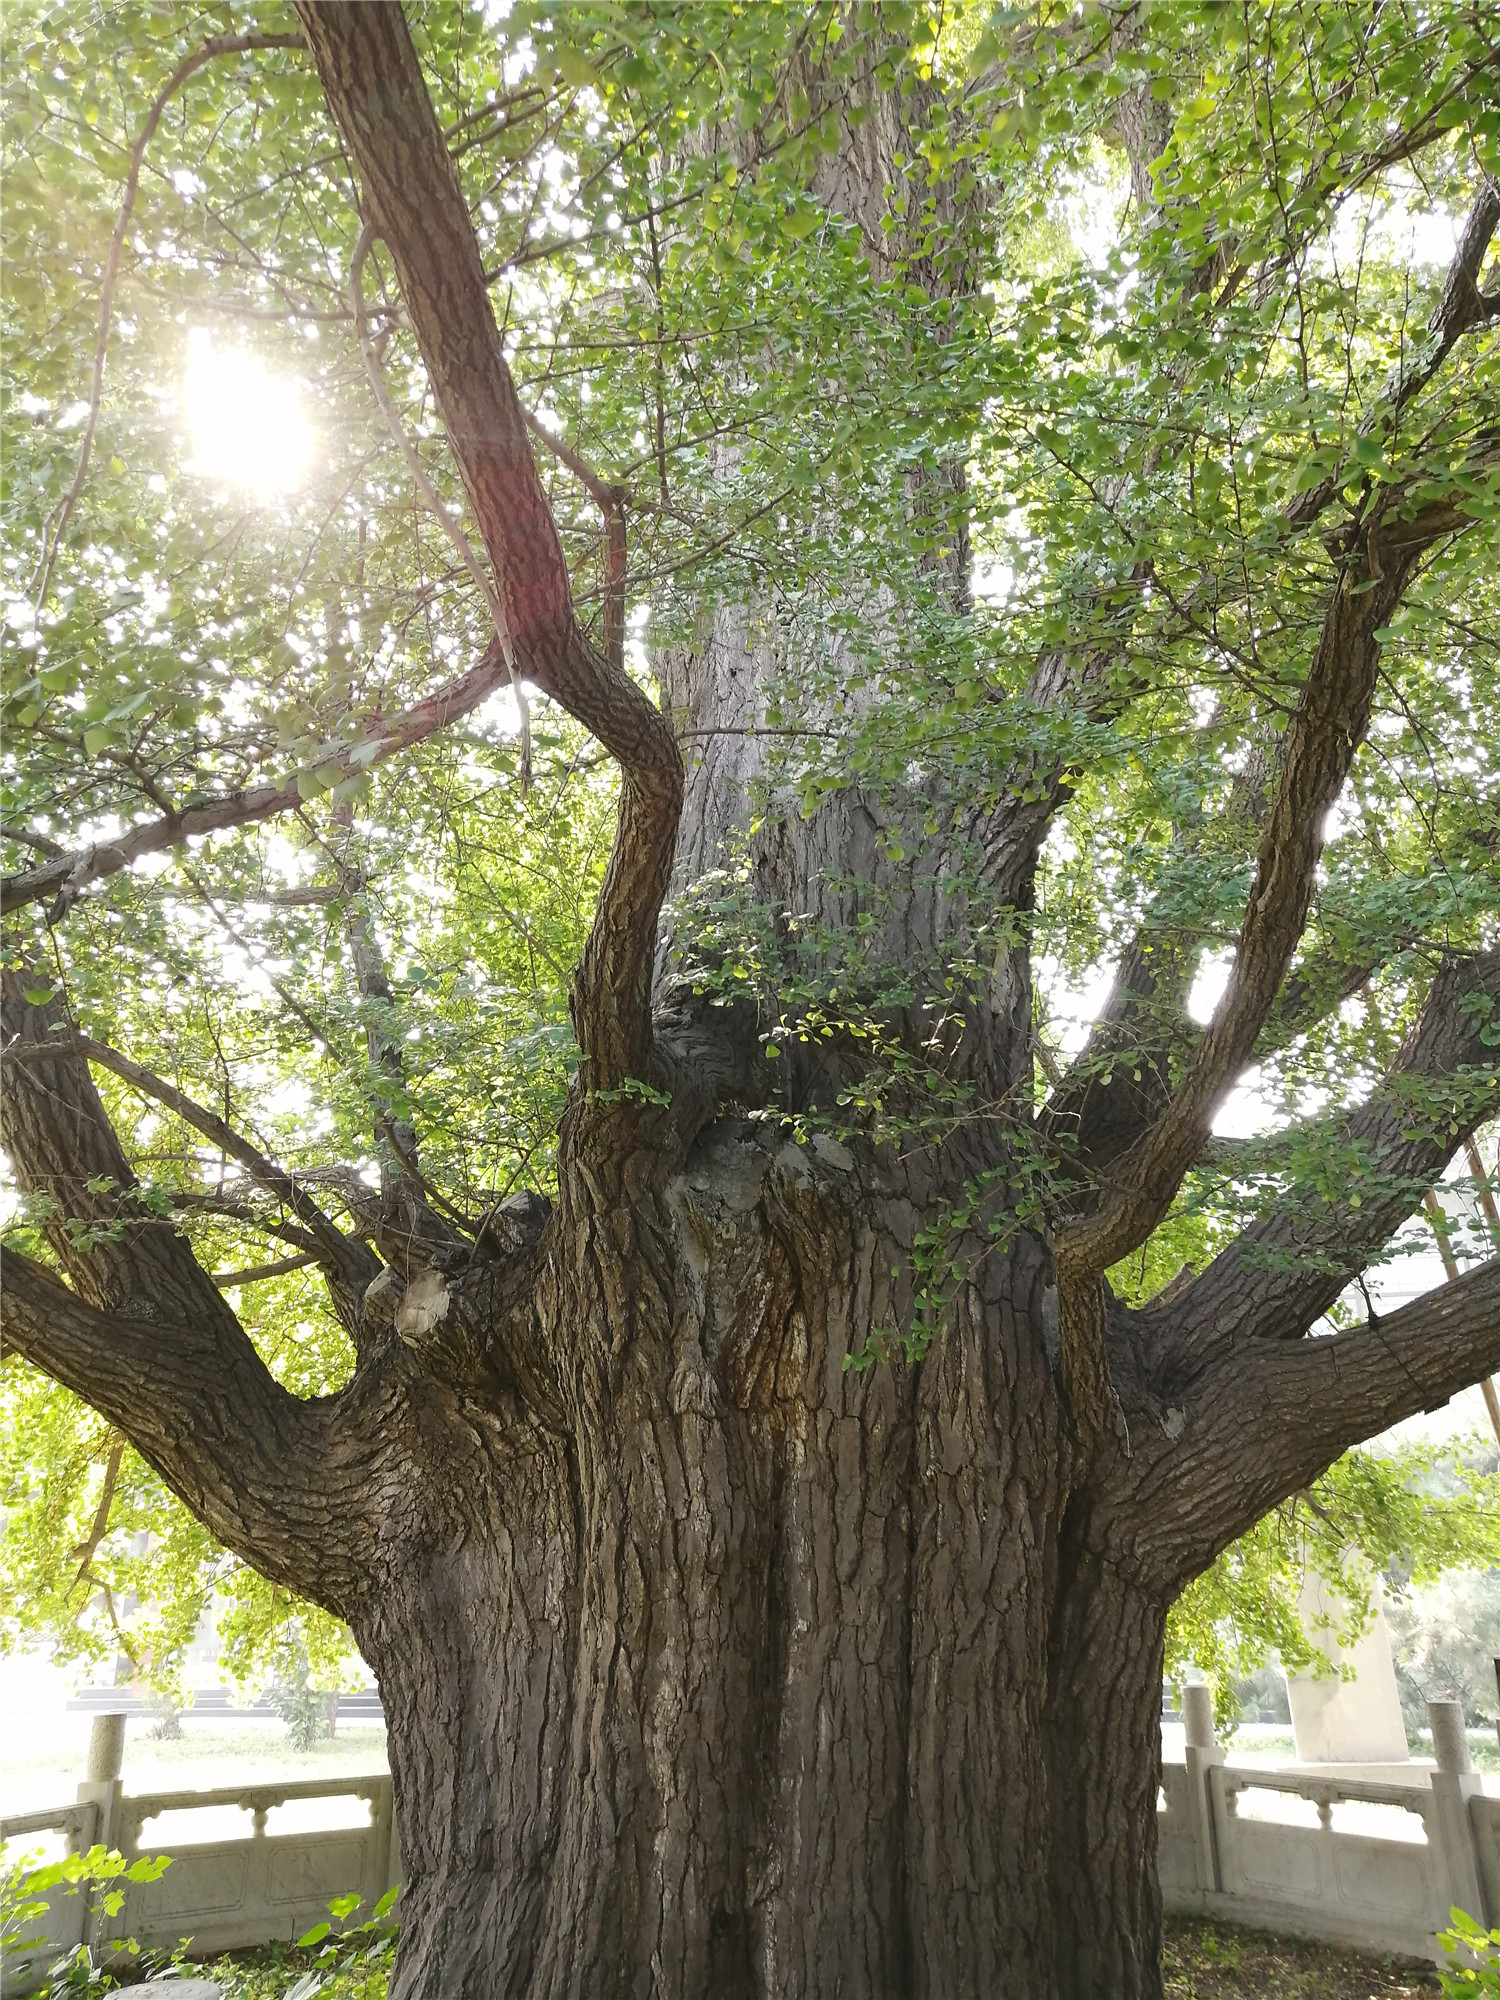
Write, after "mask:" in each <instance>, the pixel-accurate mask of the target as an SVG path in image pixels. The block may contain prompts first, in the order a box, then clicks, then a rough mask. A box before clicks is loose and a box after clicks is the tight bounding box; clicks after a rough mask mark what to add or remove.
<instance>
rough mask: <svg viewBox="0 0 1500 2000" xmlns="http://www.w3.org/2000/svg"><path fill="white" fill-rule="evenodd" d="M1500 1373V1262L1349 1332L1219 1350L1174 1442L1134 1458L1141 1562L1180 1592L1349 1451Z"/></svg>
mask: <svg viewBox="0 0 1500 2000" xmlns="http://www.w3.org/2000/svg"><path fill="white" fill-rule="evenodd" d="M1497 1367H1500V1259H1492V1260H1491V1261H1490V1262H1489V1263H1487V1264H1484V1265H1481V1266H1480V1267H1479V1268H1478V1269H1477V1270H1474V1271H1470V1272H1467V1273H1466V1274H1465V1275H1464V1276H1463V1277H1461V1278H1459V1279H1458V1280H1457V1282H1456V1283H1454V1284H1444V1285H1440V1286H1438V1287H1437V1288H1436V1289H1435V1290H1433V1291H1430V1292H1427V1293H1425V1294H1424V1295H1423V1296H1422V1297H1421V1298H1419V1299H1416V1300H1414V1301H1413V1303H1412V1304H1411V1305H1409V1306H1404V1307H1403V1308H1402V1309H1401V1311H1399V1312H1395V1313H1392V1314H1391V1315H1390V1317H1389V1318H1386V1319H1382V1320H1380V1321H1379V1323H1378V1324H1375V1325H1370V1326H1366V1327H1362V1328H1360V1329H1359V1330H1358V1331H1355V1332H1351V1333H1340V1334H1336V1335H1334V1336H1332V1337H1330V1338H1328V1339H1318V1340H1298V1341H1286V1342H1275V1341H1266V1342H1257V1343H1254V1344H1252V1345H1250V1346H1248V1347H1246V1346H1239V1347H1236V1348H1235V1349H1233V1351H1223V1350H1221V1351H1220V1352H1219V1353H1218V1354H1217V1355H1216V1356H1215V1357H1214V1359H1212V1360H1211V1361H1210V1362H1209V1363H1208V1364H1207V1365H1206V1366H1204V1367H1203V1368H1202V1369H1201V1370H1200V1372H1199V1373H1198V1374H1197V1376H1196V1377H1195V1378H1194V1379H1193V1381H1192V1382H1191V1383H1190V1384H1188V1385H1187V1386H1186V1387H1185V1389H1184V1390H1183V1392H1182V1393H1181V1395H1180V1396H1179V1398H1178V1399H1177V1407H1178V1412H1179V1415H1178V1422H1179V1425H1180V1428H1177V1427H1176V1426H1174V1429H1177V1435H1176V1437H1175V1438H1174V1439H1173V1440H1172V1441H1171V1442H1170V1443H1169V1442H1167V1441H1166V1440H1164V1439H1162V1440H1158V1439H1156V1438H1153V1439H1151V1441H1150V1445H1149V1448H1147V1449H1143V1450H1142V1452H1141V1454H1140V1461H1141V1462H1140V1464H1139V1468H1138V1484H1137V1493H1138V1496H1139V1497H1140V1498H1141V1499H1142V1500H1143V1501H1144V1502H1145V1503H1146V1505H1145V1512H1144V1515H1143V1518H1144V1519H1145V1520H1146V1521H1148V1522H1149V1523H1150V1526H1149V1527H1148V1529H1147V1532H1146V1534H1145V1536H1144V1537H1143V1547H1142V1549H1141V1554H1142V1555H1143V1556H1144V1557H1145V1559H1146V1560H1148V1561H1150V1562H1151V1563H1153V1565H1155V1566H1157V1567H1158V1568H1159V1569H1160V1571H1161V1573H1162V1575H1163V1577H1164V1578H1165V1580H1166V1581H1167V1583H1168V1585H1169V1586H1170V1587H1172V1588H1180V1587H1181V1585H1182V1584H1183V1583H1185V1582H1186V1581H1187V1580H1188V1578H1189V1577H1191V1576H1194V1575H1196V1574H1197V1573H1198V1572H1199V1571H1200V1570H1202V1569H1204V1568H1206V1567H1207V1565H1208V1564H1209V1563H1210V1562H1212V1561H1213V1559H1214V1557H1215V1556H1216V1555H1217V1554H1218V1553H1219V1552H1220V1550H1221V1549H1224V1548H1226V1547H1227V1546H1228V1544H1229V1543H1230V1542H1232V1541H1233V1540H1234V1539H1235V1538H1236V1537H1237V1536H1238V1535H1241V1534H1243V1533H1244V1532H1245V1530H1246V1529H1247V1528H1249V1527H1250V1526H1252V1524H1253V1523H1254V1522H1255V1521H1257V1520H1258V1519H1259V1518H1260V1516H1261V1515H1262V1514H1264V1513H1266V1512H1267V1511H1268V1510H1269V1509H1270V1508H1272V1507H1274V1506H1275V1505H1276V1504H1277V1502H1278V1501H1280V1500H1284V1499H1285V1498H1286V1497H1287V1496H1288V1494H1291V1493H1295V1492H1297V1491H1298V1490H1299V1489H1300V1488H1302V1487H1304V1486H1307V1485H1309V1484H1310V1483H1311V1482H1312V1481H1313V1480H1314V1479H1316V1478H1317V1477H1318V1476H1319V1475H1320V1474H1321V1473H1323V1472H1325V1471H1326V1470H1327V1469H1328V1467H1329V1466H1330V1465H1331V1464H1332V1463H1333V1461H1334V1460H1335V1459H1336V1458H1338V1457H1339V1456H1340V1455H1341V1454H1342V1453H1344V1452H1346V1451H1348V1450H1349V1449H1350V1448H1351V1447H1352V1446H1353V1445H1356V1444H1359V1443H1360V1442H1361V1441H1362V1440H1363V1439H1365V1438H1369V1437H1373V1436H1375V1435H1377V1434H1378V1433H1379V1432H1381V1431H1384V1430H1388V1429H1389V1428H1390V1426H1391V1425H1392V1424H1396V1423H1399V1422H1400V1421H1401V1420H1402V1419H1403V1418H1405V1417H1409V1416H1412V1415H1414V1414H1415V1413H1416V1412H1417V1411H1419V1410H1436V1409H1441V1408H1442V1407H1443V1405H1444V1404H1446V1403H1447V1402H1449V1401H1450V1400H1451V1399H1452V1398H1453V1397H1454V1396H1456V1395H1458V1394H1459V1393H1460V1391H1461V1390H1464V1389H1467V1388H1469V1387H1470V1386H1471V1385H1472V1384H1474V1383H1475V1382H1477V1381H1479V1380H1480V1379H1481V1378H1482V1377H1483V1376H1485V1375H1487V1374H1489V1373H1491V1372H1492V1371H1493V1370H1494V1369H1496V1368H1497Z"/></svg>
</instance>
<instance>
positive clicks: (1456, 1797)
mask: <svg viewBox="0 0 1500 2000" xmlns="http://www.w3.org/2000/svg"><path fill="white" fill-rule="evenodd" d="M1427 1720H1428V1723H1429V1725H1430V1726H1431V1729H1432V1752H1433V1756H1434V1758H1435V1759H1436V1762H1437V1769H1436V1770H1435V1771H1434V1772H1433V1774H1432V1806H1433V1812H1432V1821H1431V1829H1432V1830H1433V1831H1435V1833H1436V1835H1437V1839H1436V1842H1435V1843H1434V1844H1435V1845H1436V1847H1437V1854H1436V1856H1435V1859H1436V1861H1437V1865H1438V1875H1439V1880H1440V1884H1441V1890H1440V1894H1441V1899H1442V1908H1441V1909H1440V1910H1439V1911H1438V1912H1437V1923H1436V1925H1435V1928H1436V1929H1438V1930H1444V1929H1446V1928H1447V1925H1448V1912H1449V1910H1450V1908H1457V1909H1460V1910H1464V1911H1466V1912H1467V1913H1468V1914H1469V1915H1470V1916H1471V1917H1474V1918H1475V1919H1476V1920H1479V1921H1483V1919H1484V1898H1483V1895H1482V1893H1481V1891H1480V1886H1479V1856H1478V1853H1477V1851H1476V1849H1475V1844H1474V1830H1473V1827H1472V1825H1471V1824H1470V1819H1469V1800H1470V1799H1471V1798H1473V1797H1474V1795H1475V1794H1476V1793H1478V1792H1481V1791H1482V1790H1483V1786H1482V1784H1481V1782H1480V1780H1479V1779H1478V1778H1477V1777H1476V1776H1475V1775H1474V1767H1473V1764H1472V1763H1471V1761H1470V1758H1469V1734H1468V1731H1467V1729H1466V1728H1465V1727H1464V1711H1463V1703H1462V1702H1457V1701H1430V1702H1428V1704H1427Z"/></svg>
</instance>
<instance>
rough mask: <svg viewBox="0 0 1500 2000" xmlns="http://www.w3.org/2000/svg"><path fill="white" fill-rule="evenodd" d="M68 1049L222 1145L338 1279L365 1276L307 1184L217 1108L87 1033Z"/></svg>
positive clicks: (354, 1249)
mask: <svg viewBox="0 0 1500 2000" xmlns="http://www.w3.org/2000/svg"><path fill="white" fill-rule="evenodd" d="M70 1047H71V1049H72V1050H74V1051H76V1053H77V1054H78V1055H80V1056H82V1057H83V1058H84V1059H85V1061H87V1062H91V1063H97V1064H98V1066H99V1068H100V1069H107V1070H108V1071H109V1072H110V1074H111V1075H112V1076H117V1077H118V1078H119V1079H120V1081H121V1082H122V1083H128V1084H129V1085H130V1086H131V1088H132V1089H133V1090H139V1091H141V1092H143V1093H144V1094H145V1095H146V1096H147V1097H152V1098H155V1100H156V1102H157V1103H158V1104H164V1105H165V1106H166V1108H167V1109H168V1110H169V1111H175V1112H176V1114H177V1116H178V1117H179V1118H180V1119H181V1120H182V1121H183V1123H184V1124H185V1125H191V1126H192V1128H193V1130H194V1131H195V1132H201V1133H202V1134H203V1136H204V1138H205V1139H207V1140H208V1141H209V1142H210V1144H211V1145H215V1146H218V1147H220V1148H221V1149H222V1150H223V1151H224V1152H226V1153H227V1154H228V1155H229V1157H230V1158H231V1159H232V1160H238V1161H239V1163H240V1165H241V1166H242V1167H243V1168H244V1169H245V1172H246V1173H247V1174H248V1175H249V1176H250V1178H251V1180H253V1181H254V1182H255V1183H256V1184H257V1186H259V1187H263V1188H264V1189H265V1191H266V1193H267V1194H271V1195H274V1196H275V1197H276V1199H277V1200H278V1201H279V1202H281V1203H282V1205H283V1206H284V1207H286V1208H289V1209H290V1210H291V1212H292V1213H293V1215H295V1216H296V1217H297V1219H298V1221H299V1222H301V1223H302V1224H303V1226H304V1227H305V1228H306V1230H307V1232H308V1234H309V1235H310V1236H311V1237H313V1238H314V1240H315V1241H316V1243H317V1245H318V1253H319V1256H320V1257H321V1259H322V1261H323V1262H324V1263H326V1264H328V1265H330V1266H331V1267H332V1268H333V1269H334V1270H336V1271H337V1272H338V1273H339V1275H340V1276H341V1277H343V1278H345V1279H347V1280H348V1281H349V1282H350V1283H351V1284H354V1283H358V1281H359V1279H360V1278H361V1276H368V1275H369V1274H368V1273H366V1272H365V1271H364V1259H363V1256H362V1253H361V1252H360V1249H359V1246H358V1245H357V1244H356V1243H353V1242H351V1241H350V1239H349V1238H348V1237H347V1236H345V1234H344V1233H343V1231H342V1230H341V1229H339V1228H338V1227H337V1225H336V1224H334V1223H333V1222H331V1221H330V1220H329V1218H328V1217H327V1216H326V1215H325V1214H324V1213H323V1211H322V1209H321V1208H319V1206H318V1204H317V1203H316V1202H315V1201H314V1200H313V1198H312V1196H311V1195H310V1194H309V1193H308V1192H307V1190H306V1188H302V1187H299V1186H298V1185H297V1183H296V1181H295V1179H294V1178H293V1177H292V1175H291V1174H289V1173H287V1172H286V1171H285V1169H284V1168H282V1167H278V1166H277V1165H276V1163H275V1162H274V1161H273V1160H268V1159H267V1158H266V1156H265V1154H264V1153H261V1152H259V1151H257V1149H256V1148H255V1147H254V1146H252V1145H251V1144H250V1141H249V1140H248V1139H245V1138H242V1137H241V1135H240V1134H239V1133H238V1132H236V1131H235V1129H234V1127H233V1126H232V1125H228V1124H226V1123H225V1121H224V1120H223V1119H222V1118H220V1117H219V1116H218V1114H217V1113H216V1112H213V1111H206V1110H205V1109H204V1108H203V1106H202V1105H201V1104H195V1103H194V1102H193V1100H192V1098H190V1097H188V1096H186V1095H185V1094H184V1093H183V1092H182V1091H180V1090H178V1089H177V1087H176V1086H175V1084H170V1083H168V1082H167V1080H166V1078H165V1077H161V1076H157V1075H156V1073H155V1072H154V1071H153V1070H149V1069H147V1068H146V1067H145V1066H144V1065H143V1064H141V1063H138V1062H133V1061H132V1060H131V1058H130V1057H129V1056H127V1055H122V1054H121V1053H120V1051H119V1050H118V1049H112V1048H110V1047H109V1046H108V1044H107V1043H104V1042H96V1041H94V1040H92V1038H91V1037H90V1036H88V1035H81V1034H75V1035H74V1036H73V1038H72V1042H71V1044H68V1043H64V1044H63V1049H62V1050H61V1051H60V1052H59V1053H66V1052H67V1051H68V1049H69V1048H70Z"/></svg>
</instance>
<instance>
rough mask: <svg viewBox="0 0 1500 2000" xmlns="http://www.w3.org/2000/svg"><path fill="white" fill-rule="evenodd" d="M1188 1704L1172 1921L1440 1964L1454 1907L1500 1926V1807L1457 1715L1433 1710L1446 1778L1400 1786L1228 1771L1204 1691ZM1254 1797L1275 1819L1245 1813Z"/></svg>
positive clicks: (1169, 1769) (1323, 1775)
mask: <svg viewBox="0 0 1500 2000" xmlns="http://www.w3.org/2000/svg"><path fill="white" fill-rule="evenodd" d="M1187 1693H1188V1695H1189V1697H1190V1700H1189V1703H1188V1705H1187V1710H1186V1721H1187V1737H1188V1744H1187V1753H1186V1759H1185V1762H1184V1763H1182V1764H1167V1765H1164V1766H1163V1771H1162V1797H1161V1800H1160V1803H1159V1809H1158V1816H1157V1831H1158V1842H1159V1855H1160V1869H1161V1887H1162V1901H1163V1903H1164V1905H1165V1907H1166V1909H1167V1910H1168V1911H1170V1912H1172V1913H1174V1914H1177V1915H1194V1916H1207V1917H1217V1918H1221V1919H1222V1920H1224V1921H1225V1922H1228V1923H1238V1924H1248V1925H1250V1926H1252V1927H1253V1928H1256V1929H1261V1930H1274V1931H1286V1932H1291V1933H1294V1934H1297V1935H1301V1936H1306V1937H1315V1938H1323V1939H1327V1940H1329V1941H1331V1942H1335V1943H1339V1944H1348V1945H1354V1946H1356V1947H1362V1948H1364V1949H1365V1950H1378V1951H1389V1952H1399V1953H1402V1954H1404V1955H1406V1956H1408V1957H1412V1958H1427V1959H1431V1960H1432V1961H1433V1962H1434V1963H1439V1964H1441V1963H1443V1962H1444V1959H1443V1953H1442V1951H1441V1949H1440V1947H1439V1945H1438V1943H1437V1937H1436V1933H1437V1932H1438V1931H1441V1930H1446V1929H1447V1928H1448V1925H1449V1911H1450V1910H1451V1909H1452V1908H1453V1907H1454V1906H1455V1905H1456V1906H1457V1907H1458V1908H1459V1909H1462V1910H1466V1911H1468V1912H1469V1914H1470V1915H1472V1916H1474V1917H1477V1918H1480V1919H1482V1920H1483V1921H1484V1922H1486V1923H1489V1924H1497V1923H1500V1799H1488V1798H1486V1797H1485V1796H1484V1793H1483V1791H1482V1790H1481V1786H1480V1780H1479V1779H1478V1778H1477V1777H1475V1776H1474V1774H1473V1772H1472V1771H1471V1770H1470V1769H1469V1768H1468V1746H1467V1741H1466V1739H1465V1737H1464V1734H1463V1717H1462V1714H1461V1713H1460V1712H1458V1705H1457V1704H1456V1703H1451V1702H1432V1703H1430V1704H1429V1709H1430V1711H1431V1712H1432V1720H1433V1742H1434V1747H1435V1748H1436V1750H1437V1769H1436V1770H1434V1771H1431V1772H1430V1773H1429V1772H1424V1773H1422V1775H1421V1777H1420V1778H1417V1777H1416V1775H1415V1774H1414V1780H1413V1782H1412V1783H1411V1784H1410V1785H1402V1784H1388V1783H1376V1782H1374V1781H1373V1780H1370V1779H1364V1778H1358V1777H1349V1778H1341V1777H1338V1776H1335V1775H1333V1774H1331V1773H1329V1772H1327V1771H1319V1772H1308V1773H1305V1774H1304V1773H1302V1772H1296V1771H1269V1770H1260V1769H1256V1768H1252V1767H1250V1766H1248V1765H1231V1764H1226V1763H1225V1762H1224V1755H1223V1752H1222V1751H1221V1750H1220V1749H1219V1748H1218V1746H1217V1744H1216V1743H1215V1742H1214V1740H1213V1727H1212V1714H1211V1712H1210V1710H1209V1707H1208V1702H1207V1691H1206V1690H1205V1689H1199V1688H1190V1689H1188V1690H1187ZM1252 1793H1262V1794H1269V1795H1271V1808H1270V1809H1267V1807H1266V1805H1265V1804H1264V1803H1260V1809H1259V1810H1256V1809H1254V1806H1253V1805H1252V1809H1251V1810H1249V1811H1246V1810H1242V1805H1243V1804H1244V1803H1245V1802H1246V1800H1247V1795H1248V1794H1252ZM1299 1805H1300V1806H1301V1810H1300V1811H1298V1809H1297V1808H1298V1806H1299ZM1341 1808H1342V1809H1343V1810H1341Z"/></svg>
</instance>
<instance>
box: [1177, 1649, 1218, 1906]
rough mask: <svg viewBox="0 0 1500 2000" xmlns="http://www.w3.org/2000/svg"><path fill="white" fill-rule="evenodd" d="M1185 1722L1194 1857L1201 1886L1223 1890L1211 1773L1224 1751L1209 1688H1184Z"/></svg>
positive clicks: (1183, 1708) (1206, 1888)
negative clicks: (1219, 1737)
mask: <svg viewBox="0 0 1500 2000" xmlns="http://www.w3.org/2000/svg"><path fill="white" fill-rule="evenodd" d="M1182 1721H1183V1731H1184V1735H1185V1737H1186V1744H1187V1748H1186V1756H1187V1775H1188V1792H1189V1794H1190V1796H1191V1798H1192V1801H1193V1806H1192V1813H1193V1854H1194V1858H1195V1860H1196V1862H1197V1872H1198V1887H1199V1888H1200V1889H1203V1890H1205V1891H1209V1892H1212V1891H1215V1890H1219V1889H1222V1888H1223V1886H1224V1885H1223V1878H1222V1874H1221V1871H1220V1867H1219V1840H1218V1829H1217V1828H1216V1826H1215V1825H1214V1802H1213V1796H1212V1793H1211V1791H1210V1789H1209V1781H1208V1774H1209V1772H1210V1770H1211V1769H1212V1768H1213V1767H1214V1765H1216V1764H1222V1763H1223V1761H1224V1752H1223V1751H1222V1750H1221V1749H1220V1747H1219V1740H1218V1738H1217V1737H1216V1736H1215V1735H1214V1698H1213V1694H1212V1693H1211V1691H1210V1690H1209V1689H1208V1688H1206V1687H1185V1688H1184V1689H1183V1690H1182Z"/></svg>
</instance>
